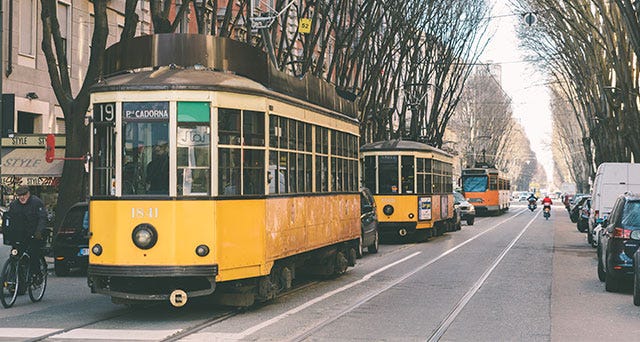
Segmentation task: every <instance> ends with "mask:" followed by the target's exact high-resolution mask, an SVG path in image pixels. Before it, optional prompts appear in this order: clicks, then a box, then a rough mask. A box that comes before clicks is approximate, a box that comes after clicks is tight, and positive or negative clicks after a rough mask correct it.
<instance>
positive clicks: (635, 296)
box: [633, 252, 640, 306]
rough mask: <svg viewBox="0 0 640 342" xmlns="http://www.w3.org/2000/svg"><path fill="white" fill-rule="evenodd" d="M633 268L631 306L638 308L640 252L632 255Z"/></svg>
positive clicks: (639, 304)
mask: <svg viewBox="0 0 640 342" xmlns="http://www.w3.org/2000/svg"><path fill="white" fill-rule="evenodd" d="M634 259H635V260H634V264H635V266H634V268H633V305H635V306H640V252H636V254H635V255H634Z"/></svg>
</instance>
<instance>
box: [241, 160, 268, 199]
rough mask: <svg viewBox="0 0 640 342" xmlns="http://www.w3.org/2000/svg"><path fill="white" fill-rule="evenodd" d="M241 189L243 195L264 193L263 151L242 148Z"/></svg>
mask: <svg viewBox="0 0 640 342" xmlns="http://www.w3.org/2000/svg"><path fill="white" fill-rule="evenodd" d="M242 177H243V183H242V184H243V191H242V193H243V194H245V195H264V151H262V150H244V165H243V176H242Z"/></svg>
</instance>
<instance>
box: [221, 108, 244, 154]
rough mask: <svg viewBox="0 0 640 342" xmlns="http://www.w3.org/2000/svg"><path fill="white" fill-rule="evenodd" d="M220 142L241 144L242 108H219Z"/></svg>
mask: <svg viewBox="0 0 640 342" xmlns="http://www.w3.org/2000/svg"><path fill="white" fill-rule="evenodd" d="M218 143H219V144H220V145H240V110H239V109H229V108H219V109H218Z"/></svg>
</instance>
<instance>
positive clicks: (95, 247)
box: [91, 243, 102, 256]
mask: <svg viewBox="0 0 640 342" xmlns="http://www.w3.org/2000/svg"><path fill="white" fill-rule="evenodd" d="M91 252H92V253H93V254H95V255H96V256H100V254H102V246H101V245H100V244H99V243H96V244H95V245H93V247H91Z"/></svg>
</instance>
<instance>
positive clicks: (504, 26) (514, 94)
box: [480, 0, 553, 183]
mask: <svg viewBox="0 0 640 342" xmlns="http://www.w3.org/2000/svg"><path fill="white" fill-rule="evenodd" d="M507 2H508V0H494V8H493V11H492V14H491V18H490V24H489V32H490V33H494V35H493V37H492V38H491V41H490V42H489V45H488V46H487V48H486V49H485V51H484V53H483V54H482V55H481V57H480V61H481V62H492V63H497V64H500V65H501V66H502V79H501V81H502V88H503V89H504V90H505V92H506V93H507V94H508V95H509V96H510V97H511V99H512V108H513V112H514V114H513V115H514V117H515V118H516V120H518V121H519V122H520V123H521V124H522V126H523V127H524V129H525V132H526V134H527V137H528V138H529V141H530V143H531V149H532V150H533V151H534V152H535V154H536V157H537V159H538V162H539V163H541V164H542V165H543V167H544V168H545V171H546V172H547V181H549V183H551V181H552V175H553V174H552V172H553V158H552V156H551V145H550V144H551V110H550V108H549V94H548V91H547V86H546V85H545V83H546V82H547V81H546V80H545V78H544V75H543V74H542V73H541V72H540V71H538V70H535V68H534V67H533V66H532V65H530V64H529V63H527V62H524V54H523V51H522V50H521V49H520V48H519V47H518V38H517V36H516V32H515V30H516V28H515V27H516V25H524V24H523V22H522V19H521V16H520V15H519V14H518V13H516V12H515V11H514V9H512V8H510V7H509V5H508V4H507ZM538 20H540V18H538ZM534 25H535V24H534Z"/></svg>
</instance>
